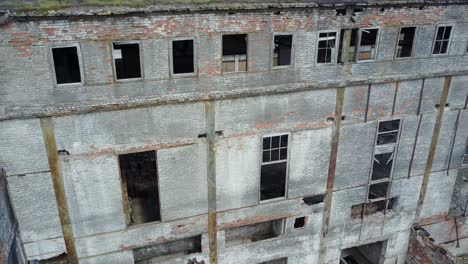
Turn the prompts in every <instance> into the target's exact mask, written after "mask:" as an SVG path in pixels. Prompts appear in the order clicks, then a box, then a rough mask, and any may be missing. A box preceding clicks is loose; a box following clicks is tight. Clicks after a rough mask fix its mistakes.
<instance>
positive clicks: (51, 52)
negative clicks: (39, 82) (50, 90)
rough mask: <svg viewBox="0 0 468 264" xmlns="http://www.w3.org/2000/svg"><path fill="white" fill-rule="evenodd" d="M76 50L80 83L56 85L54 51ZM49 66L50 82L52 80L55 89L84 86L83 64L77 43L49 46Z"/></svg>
mask: <svg viewBox="0 0 468 264" xmlns="http://www.w3.org/2000/svg"><path fill="white" fill-rule="evenodd" d="M73 47H74V48H76V54H77V56H78V64H79V68H80V79H81V81H80V82H75V83H58V82H57V74H56V72H55V63H54V53H53V50H54V49H59V48H73ZM48 50H49V65H50V72H51V74H52V80H54V86H55V87H70V86H83V85H84V84H85V73H84V64H83V54H82V53H81V46H80V43H78V42H73V43H62V44H53V45H50V46H49V48H48Z"/></svg>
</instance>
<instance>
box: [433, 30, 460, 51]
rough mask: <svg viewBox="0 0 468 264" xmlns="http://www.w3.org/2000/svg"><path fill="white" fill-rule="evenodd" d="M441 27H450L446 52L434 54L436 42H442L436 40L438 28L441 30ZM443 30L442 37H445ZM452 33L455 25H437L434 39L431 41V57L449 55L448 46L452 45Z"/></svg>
mask: <svg viewBox="0 0 468 264" xmlns="http://www.w3.org/2000/svg"><path fill="white" fill-rule="evenodd" d="M441 27H452V30H451V31H450V37H449V38H448V43H447V52H445V53H434V48H435V44H436V41H444V40H443V39H442V40H437V32H438V31H439V28H441ZM445 30H446V29H444V35H445ZM454 32H455V24H439V25H436V30H435V32H434V38H433V40H432V48H431V56H447V55H449V53H450V46H451V45H452V38H453V35H454Z"/></svg>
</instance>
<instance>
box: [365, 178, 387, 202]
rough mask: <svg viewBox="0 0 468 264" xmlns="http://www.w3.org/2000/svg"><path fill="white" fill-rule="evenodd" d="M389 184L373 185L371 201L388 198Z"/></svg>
mask: <svg viewBox="0 0 468 264" xmlns="http://www.w3.org/2000/svg"><path fill="white" fill-rule="evenodd" d="M388 184H389V183H388V182H381V183H376V184H371V185H370V187H369V196H368V199H369V200H373V199H381V198H382V199H385V198H387V191H388Z"/></svg>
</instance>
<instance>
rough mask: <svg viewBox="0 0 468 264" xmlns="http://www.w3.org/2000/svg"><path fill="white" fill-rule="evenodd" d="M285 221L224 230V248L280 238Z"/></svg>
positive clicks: (279, 220)
mask: <svg viewBox="0 0 468 264" xmlns="http://www.w3.org/2000/svg"><path fill="white" fill-rule="evenodd" d="M284 222H285V219H284V218H282V219H276V220H272V221H267V222H262V223H257V224H253V225H246V226H240V227H234V228H229V229H226V230H225V239H226V247H233V246H238V245H242V244H247V243H252V242H257V241H262V240H266V239H271V238H275V237H278V236H281V235H282V234H283V233H284Z"/></svg>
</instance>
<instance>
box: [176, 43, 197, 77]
mask: <svg viewBox="0 0 468 264" xmlns="http://www.w3.org/2000/svg"><path fill="white" fill-rule="evenodd" d="M184 40H192V41H193V72H189V73H174V53H173V48H172V43H173V42H175V41H184ZM169 68H170V69H169V73H170V76H171V77H172V78H184V77H194V76H197V75H198V42H197V37H180V38H173V39H170V40H169Z"/></svg>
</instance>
